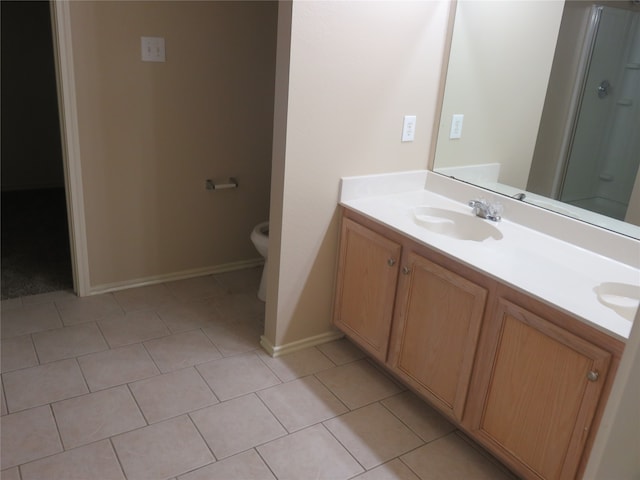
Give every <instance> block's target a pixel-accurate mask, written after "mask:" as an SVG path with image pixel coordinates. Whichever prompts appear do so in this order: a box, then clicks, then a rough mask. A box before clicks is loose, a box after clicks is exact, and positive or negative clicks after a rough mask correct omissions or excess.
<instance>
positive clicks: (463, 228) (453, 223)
mask: <svg viewBox="0 0 640 480" xmlns="http://www.w3.org/2000/svg"><path fill="white" fill-rule="evenodd" d="M413 217H414V221H415V222H416V224H418V225H420V226H421V227H424V228H426V229H427V230H429V231H430V232H433V233H438V234H440V235H446V236H448V237H451V238H457V239H459V240H471V241H473V242H482V241H484V240H486V239H488V238H493V239H495V240H500V239H501V238H502V232H501V231H500V230H498V229H497V228H496V227H495V226H493V225H492V224H491V222H490V221H489V220H484V219H482V218H478V217H476V216H474V215H472V214H471V213H469V214H465V213H461V212H456V211H453V210H448V209H446V208H436V207H428V206H420V207H415V208H414V209H413Z"/></svg>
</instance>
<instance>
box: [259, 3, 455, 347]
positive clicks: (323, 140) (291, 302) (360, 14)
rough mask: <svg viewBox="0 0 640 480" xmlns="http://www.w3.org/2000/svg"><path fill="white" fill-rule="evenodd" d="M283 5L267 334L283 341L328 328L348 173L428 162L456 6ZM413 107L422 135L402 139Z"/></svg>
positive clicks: (278, 344) (276, 341)
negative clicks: (342, 188) (341, 191)
mask: <svg viewBox="0 0 640 480" xmlns="http://www.w3.org/2000/svg"><path fill="white" fill-rule="evenodd" d="M285 5H287V7H290V8H292V11H291V20H290V21H289V23H285V22H284V21H281V22H280V23H279V26H278V28H279V34H280V36H281V39H282V40H283V42H282V44H280V45H279V51H278V54H279V55H280V57H281V58H282V57H283V56H284V57H285V58H286V57H288V58H289V62H288V65H287V62H285V61H282V62H281V63H280V61H279V63H278V65H279V66H280V67H281V69H280V70H279V74H281V75H282V77H283V78H288V98H285V97H286V96H285V95H283V97H281V100H282V101H286V102H287V108H286V113H284V112H281V114H280V115H279V116H277V117H276V125H275V132H276V138H275V140H274V145H278V146H279V147H278V149H277V150H274V170H273V173H272V176H273V178H274V186H273V191H272V202H273V203H272V211H271V232H273V233H272V237H271V240H272V242H274V243H275V239H276V238H280V239H281V242H280V245H279V248H278V250H277V251H275V250H274V249H271V250H270V257H269V258H270V267H271V268H270V272H269V281H270V284H269V289H268V293H267V298H268V305H267V308H268V310H267V319H266V334H265V335H266V337H267V339H268V341H269V342H270V343H271V344H272V345H274V346H275V347H282V346H283V345H287V344H291V343H293V342H296V341H299V340H302V339H305V338H308V337H313V336H316V335H323V334H325V333H327V332H329V331H330V330H331V326H330V321H331V307H332V298H333V288H334V279H335V266H336V265H335V264H336V252H337V247H338V225H339V223H338V214H337V212H338V210H337V196H338V183H339V179H340V177H341V176H347V175H359V174H370V173H381V172H390V171H397V170H409V169H424V168H425V167H426V165H427V156H428V152H429V147H430V143H431V132H432V126H433V121H434V117H435V111H436V106H437V100H438V98H437V96H438V87H439V79H440V71H441V67H440V66H441V64H442V52H443V48H444V42H445V36H446V35H445V33H446V32H445V30H446V25H447V18H448V17H447V15H448V11H449V3H448V2H395V1H380V2H322V1H315V2H294V3H293V5H292V6H291V4H285ZM281 13H282V11H281ZM281 20H286V15H284V14H283V15H282V16H281ZM289 34H290V42H286V41H285V40H287V39H288V37H289ZM285 67H288V73H287V72H286V71H284V70H286V68H285ZM278 83H279V84H280V81H279V82H278ZM408 114H412V115H417V124H416V139H415V141H414V142H413V143H402V142H401V141H400V138H401V129H402V119H403V115H408ZM285 117H286V128H282V122H283V121H285ZM276 179H277V182H276ZM280 186H282V192H280V191H279V189H280ZM274 199H276V200H277V201H278V204H277V202H275V201H274ZM274 229H275V230H276V232H274ZM276 236H277V237H276Z"/></svg>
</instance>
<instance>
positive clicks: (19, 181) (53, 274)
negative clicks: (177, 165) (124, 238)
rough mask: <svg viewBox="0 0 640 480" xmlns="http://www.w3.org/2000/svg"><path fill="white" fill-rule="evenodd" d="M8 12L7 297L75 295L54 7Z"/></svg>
mask: <svg viewBox="0 0 640 480" xmlns="http://www.w3.org/2000/svg"><path fill="white" fill-rule="evenodd" d="M0 8H1V12H0V13H1V16H0V18H1V22H2V24H1V35H2V38H1V46H2V51H1V62H2V79H1V82H2V83H1V90H2V93H1V96H2V98H1V101H2V119H1V128H2V132H1V134H2V151H1V155H2V162H1V165H2V172H1V173H2V176H1V182H2V189H1V196H2V198H1V222H2V225H1V228H2V230H1V237H2V245H1V255H2V258H1V270H2V278H1V290H2V299H3V300H4V299H10V298H16V297H22V296H28V295H34V294H40V293H46V292H50V291H55V290H71V289H73V273H72V263H71V252H70V241H69V228H68V225H69V222H68V218H67V207H66V205H67V202H66V192H65V180H64V168H63V160H62V145H61V135H60V121H59V114H58V97H57V86H56V70H55V62H54V51H53V36H52V26H51V25H52V24H51V13H50V4H49V2H48V1H34V2H21V1H3V2H0Z"/></svg>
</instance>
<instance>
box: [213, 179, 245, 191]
mask: <svg viewBox="0 0 640 480" xmlns="http://www.w3.org/2000/svg"><path fill="white" fill-rule="evenodd" d="M205 188H206V189H207V190H227V189H229V188H238V180H236V178H235V177H229V179H228V180H227V181H226V182H224V183H215V182H214V181H213V180H211V179H209V178H208V179H207V181H206V182H205Z"/></svg>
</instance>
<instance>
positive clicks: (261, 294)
mask: <svg viewBox="0 0 640 480" xmlns="http://www.w3.org/2000/svg"><path fill="white" fill-rule="evenodd" d="M251 241H252V242H253V246H254V247H256V250H257V251H258V253H259V254H260V255H262V256H263V257H264V267H263V269H262V278H261V279H260V287H259V288H258V298H259V299H260V300H262V301H263V302H264V301H265V300H266V299H267V262H268V261H269V257H268V255H267V250H268V247H269V222H262V223H259V224H258V225H256V226H255V228H254V229H253V231H252V232H251Z"/></svg>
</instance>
